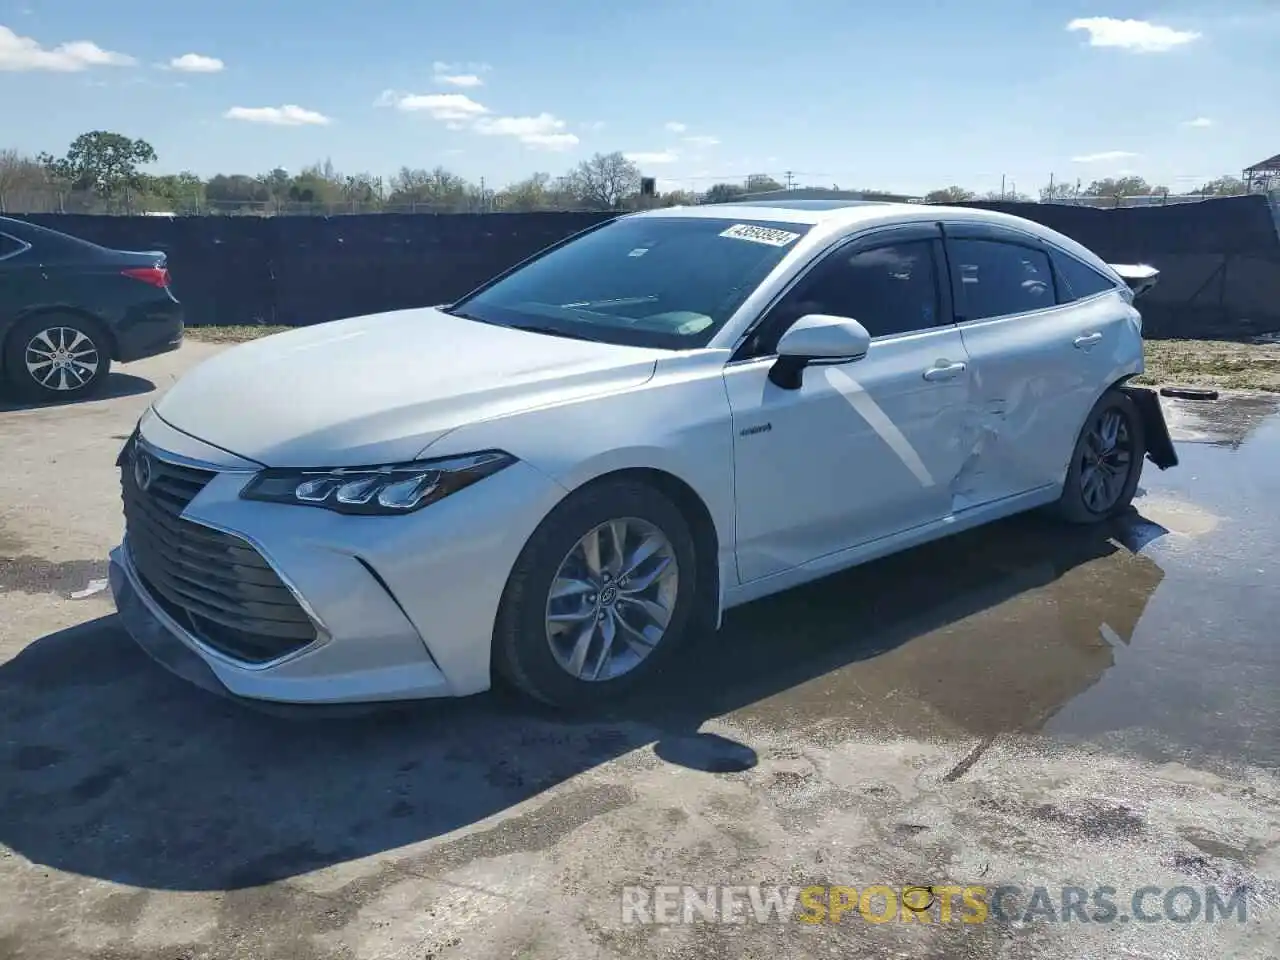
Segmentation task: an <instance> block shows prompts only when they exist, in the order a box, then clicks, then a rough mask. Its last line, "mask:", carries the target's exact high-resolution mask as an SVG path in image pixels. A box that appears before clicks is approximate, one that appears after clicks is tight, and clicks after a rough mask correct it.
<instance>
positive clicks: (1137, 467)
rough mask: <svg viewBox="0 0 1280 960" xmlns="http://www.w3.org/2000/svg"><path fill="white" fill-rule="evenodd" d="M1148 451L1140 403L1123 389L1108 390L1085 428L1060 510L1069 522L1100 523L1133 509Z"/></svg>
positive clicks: (1059, 503) (1063, 490) (1081, 432)
mask: <svg viewBox="0 0 1280 960" xmlns="http://www.w3.org/2000/svg"><path fill="white" fill-rule="evenodd" d="M1146 453H1147V447H1146V438H1145V436H1144V434H1143V428H1142V417H1141V415H1140V414H1139V413H1138V408H1137V407H1136V406H1135V405H1134V403H1133V401H1132V400H1130V399H1129V398H1128V397H1127V396H1125V395H1124V394H1123V393H1121V392H1120V391H1119V390H1108V391H1107V392H1106V393H1105V394H1103V395H1102V398H1101V399H1100V400H1099V401H1098V402H1097V403H1096V404H1094V407H1093V409H1092V410H1091V411H1089V416H1088V417H1086V418H1085V423H1084V427H1083V428H1082V429H1081V430H1080V436H1079V438H1078V439H1077V440H1076V446H1075V450H1074V451H1073V452H1072V454H1071V467H1070V469H1069V470H1068V471H1067V482H1066V483H1065V484H1064V485H1063V489H1062V498H1061V499H1060V500H1059V501H1058V504H1057V512H1058V515H1059V516H1060V517H1061V518H1062V519H1064V520H1066V521H1068V522H1069V523H1097V522H1099V521H1101V520H1106V519H1107V518H1108V517H1114V516H1115V515H1116V514H1118V513H1121V512H1122V511H1124V510H1127V509H1128V507H1129V504H1130V503H1132V501H1133V494H1134V491H1136V490H1137V489H1138V479H1139V478H1140V477H1141V476H1142V461H1143V458H1144V457H1145V456H1146Z"/></svg>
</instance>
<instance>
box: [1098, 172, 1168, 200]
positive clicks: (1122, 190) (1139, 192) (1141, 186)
mask: <svg viewBox="0 0 1280 960" xmlns="http://www.w3.org/2000/svg"><path fill="white" fill-rule="evenodd" d="M1168 192H1169V188H1168V187H1153V186H1152V185H1151V184H1149V183H1147V181H1146V180H1144V179H1142V177H1138V176H1134V175H1132V174H1131V175H1129V176H1124V177H1105V178H1104V179H1102V180H1095V181H1093V183H1091V184H1089V186H1088V187H1087V188H1086V189H1085V196H1089V197H1115V198H1117V199H1118V198H1120V197H1147V196H1151V195H1153V194H1160V193H1168Z"/></svg>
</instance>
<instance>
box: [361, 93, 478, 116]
mask: <svg viewBox="0 0 1280 960" xmlns="http://www.w3.org/2000/svg"><path fill="white" fill-rule="evenodd" d="M374 106H379V107H395V108H396V109H397V110H403V111H404V112H405V113H426V114H429V115H430V116H431V117H432V118H433V119H435V120H445V121H453V122H459V121H463V120H474V119H475V118H476V117H482V116H484V115H485V114H486V113H488V112H489V108H488V107H486V106H485V105H484V104H483V103H477V102H476V101H475V100H472V99H471V98H470V97H468V96H467V95H466V94H465V93H397V92H396V91H395V90H384V91H383V92H382V94H381V95H380V96H379V97H378V99H377V100H376V101H375V103H374Z"/></svg>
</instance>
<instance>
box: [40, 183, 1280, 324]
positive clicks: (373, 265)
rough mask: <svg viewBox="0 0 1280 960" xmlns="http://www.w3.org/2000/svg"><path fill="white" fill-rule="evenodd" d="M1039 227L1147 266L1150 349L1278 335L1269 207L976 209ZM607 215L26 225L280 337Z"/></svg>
mask: <svg viewBox="0 0 1280 960" xmlns="http://www.w3.org/2000/svg"><path fill="white" fill-rule="evenodd" d="M974 205H975V206H982V207H985V208H987V209H997V210H1003V211H1006V212H1008V213H1013V214H1016V215H1018V216H1021V217H1026V218H1027V219H1030V220H1035V221H1037V222H1039V223H1043V224H1045V225H1046V226H1049V227H1052V228H1053V229H1055V230H1058V231H1060V232H1062V233H1065V234H1066V235H1067V236H1070V237H1073V238H1074V239H1076V240H1078V241H1079V242H1081V243H1083V244H1084V245H1085V246H1087V247H1089V248H1090V249H1092V250H1094V251H1096V252H1097V253H1098V254H1099V255H1100V256H1101V257H1102V258H1103V259H1105V260H1108V261H1110V262H1113V263H1150V264H1152V265H1154V266H1156V267H1158V268H1159V269H1160V271H1161V281H1160V283H1159V285H1157V286H1156V288H1155V289H1154V290H1153V291H1151V293H1149V294H1148V295H1147V296H1146V297H1144V299H1143V301H1142V306H1143V314H1144V317H1145V329H1146V330H1147V333H1148V335H1149V336H1154V337H1228V338H1230V337H1246V336H1249V335H1252V334H1257V333H1264V332H1272V331H1276V330H1280V235H1278V234H1277V229H1276V221H1275V219H1274V216H1273V212H1272V210H1271V207H1270V205H1269V204H1268V202H1267V200H1266V198H1265V197H1262V196H1252V197H1232V198H1226V199H1221V200H1208V201H1205V202H1203V203H1187V204H1176V205H1170V206H1166V207H1122V208H1119V209H1113V210H1100V209H1095V208H1090V207H1077V206H1065V205H1058V204H1040V203H980V204H974ZM611 216H613V214H610V213H594V212H586V213H583V212H566V213H558V212H557V213H511V214H502V213H494V214H440V215H431V214H385V213H384V214H369V215H353V216H343V217H333V218H327V217H290V216H280V217H175V218H167V217H99V216H77V215H72V214H37V215H31V216H30V217H29V219H31V220H33V221H35V222H37V223H40V224H43V225H45V226H48V227H52V228H53V229H55V230H62V231H64V232H66V233H70V234H74V235H76V236H80V237H84V238H85V239H86V240H92V241H94V242H96V243H100V244H103V245H105V246H110V247H116V248H122V249H132V250H163V251H164V252H165V253H167V254H168V256H169V266H170V269H171V271H172V274H173V278H174V279H173V283H174V292H175V293H176V294H177V296H178V298H179V299H180V300H182V302H183V304H184V306H185V308H186V313H187V317H188V322H190V323H192V324H195V325H203V324H211V323H220V324H240V323H266V324H286V325H290V326H296V325H304V324H309V323H318V322H320V321H324V320H332V319H336V318H338V317H345V316H353V315H358V314H364V313H377V312H380V311H384V310H395V309H401V308H404V307H415V306H424V305H429V304H436V303H446V302H448V301H450V300H453V299H456V298H457V297H459V296H461V295H462V294H464V293H466V292H467V291H469V290H471V289H473V288H474V287H475V286H477V285H478V284H480V283H481V282H483V281H484V280H486V279H487V278H489V277H491V276H492V275H494V274H495V273H498V272H499V271H501V270H505V269H506V268H507V267H510V266H511V265H513V264H515V263H517V262H518V261H520V260H522V259H523V258H525V257H527V256H529V255H530V254H532V253H534V252H536V251H538V250H540V249H542V248H543V247H545V246H547V245H549V244H551V243H554V242H556V241H557V240H561V239H563V238H564V237H566V236H569V235H570V234H573V233H576V232H578V231H580V230H583V229H585V228H587V227H589V226H591V225H593V224H596V223H599V222H600V221H601V220H605V219H608V218H609V217H611Z"/></svg>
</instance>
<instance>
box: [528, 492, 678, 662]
mask: <svg viewBox="0 0 1280 960" xmlns="http://www.w3.org/2000/svg"><path fill="white" fill-rule="evenodd" d="M679 584H680V570H679V565H678V564H677V562H676V554H675V549H674V548H673V547H672V545H671V541H670V540H668V539H667V536H666V535H665V534H664V533H663V532H662V531H661V530H659V529H658V528H657V527H656V526H654V525H653V524H651V523H649V522H648V521H645V520H640V519H638V518H635V517H629V518H626V519H618V520H610V521H607V522H605V523H602V524H600V525H599V526H597V527H595V528H594V529H592V530H590V531H589V532H588V533H587V534H586V535H585V536H584V537H582V539H580V540H579V541H578V542H577V543H576V544H575V545H574V546H573V549H571V550H570V551H569V553H568V554H567V555H566V556H565V558H564V560H563V561H561V563H560V567H559V569H558V570H557V571H556V575H555V579H554V580H552V582H551V591H550V594H549V596H548V598H547V611H546V632H547V642H548V643H549V644H550V646H551V653H552V655H553V656H554V657H555V660H556V662H557V663H558V664H559V665H560V667H561V668H562V669H563V670H564V671H565V672H566V673H568V674H569V675H570V676H572V677H575V678H577V679H579V680H586V681H599V680H612V679H614V678H616V677H620V676H622V675H623V674H625V673H628V672H630V671H631V670H634V669H635V668H636V667H637V666H638V665H639V664H640V663H641V662H642V661H643V660H645V659H646V658H647V657H648V656H649V655H650V654H651V653H652V652H653V651H654V649H655V648H656V647H657V646H658V644H659V643H660V642H661V641H662V638H663V636H664V635H665V634H666V631H667V626H668V624H669V623H670V621H671V615H672V613H673V612H674V611H675V607H676V597H677V593H678V590H679Z"/></svg>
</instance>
